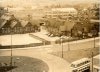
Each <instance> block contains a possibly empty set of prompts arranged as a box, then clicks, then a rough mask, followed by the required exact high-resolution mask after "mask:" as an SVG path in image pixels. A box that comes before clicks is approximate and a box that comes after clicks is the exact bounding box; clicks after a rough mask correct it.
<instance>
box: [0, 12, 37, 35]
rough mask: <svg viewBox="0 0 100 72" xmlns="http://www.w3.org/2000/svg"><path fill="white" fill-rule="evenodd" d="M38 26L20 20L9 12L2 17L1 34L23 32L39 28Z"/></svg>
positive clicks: (0, 21) (0, 19) (0, 22)
mask: <svg viewBox="0 0 100 72" xmlns="http://www.w3.org/2000/svg"><path fill="white" fill-rule="evenodd" d="M37 29H38V28H36V26H35V25H34V24H32V23H31V22H29V21H25V20H18V19H16V18H15V17H14V15H11V14H9V13H7V14H4V15H2V16H1V18H0V34H1V35H2V34H23V33H31V32H35V30H37Z"/></svg>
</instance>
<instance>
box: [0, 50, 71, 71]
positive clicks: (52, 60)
mask: <svg viewBox="0 0 100 72" xmlns="http://www.w3.org/2000/svg"><path fill="white" fill-rule="evenodd" d="M12 53H13V56H27V57H32V58H37V59H40V60H42V61H44V62H45V63H47V65H48V67H49V72H71V70H70V68H69V67H70V64H69V63H68V62H67V61H65V60H64V59H62V58H60V57H57V56H54V55H51V54H47V53H43V52H42V51H39V52H38V51H37V52H36V51H34V49H13V51H12ZM10 55H11V51H10V50H0V56H10Z"/></svg>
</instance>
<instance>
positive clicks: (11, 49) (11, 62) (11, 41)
mask: <svg viewBox="0 0 100 72" xmlns="http://www.w3.org/2000/svg"><path fill="white" fill-rule="evenodd" d="M10 66H11V67H12V30H11V62H10ZM11 72H12V70H11Z"/></svg>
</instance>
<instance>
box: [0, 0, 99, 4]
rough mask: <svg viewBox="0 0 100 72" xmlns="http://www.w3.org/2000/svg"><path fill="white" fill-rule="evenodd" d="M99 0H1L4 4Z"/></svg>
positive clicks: (89, 1) (64, 2)
mask: <svg viewBox="0 0 100 72" xmlns="http://www.w3.org/2000/svg"><path fill="white" fill-rule="evenodd" d="M97 1H99V0H0V2H1V3H3V4H11V3H12V4H20V5H21V4H25V5H27V4H32V5H42V4H46V5H48V4H56V3H61V4H77V3H91V2H97Z"/></svg>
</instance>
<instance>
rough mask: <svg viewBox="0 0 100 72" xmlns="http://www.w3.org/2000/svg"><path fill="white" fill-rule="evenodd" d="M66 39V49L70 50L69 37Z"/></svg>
mask: <svg viewBox="0 0 100 72" xmlns="http://www.w3.org/2000/svg"><path fill="white" fill-rule="evenodd" d="M67 40H68V42H67V45H68V51H70V45H69V37H67Z"/></svg>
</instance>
